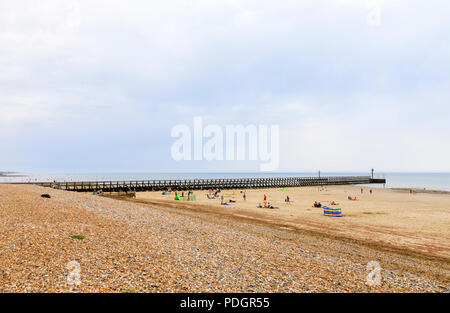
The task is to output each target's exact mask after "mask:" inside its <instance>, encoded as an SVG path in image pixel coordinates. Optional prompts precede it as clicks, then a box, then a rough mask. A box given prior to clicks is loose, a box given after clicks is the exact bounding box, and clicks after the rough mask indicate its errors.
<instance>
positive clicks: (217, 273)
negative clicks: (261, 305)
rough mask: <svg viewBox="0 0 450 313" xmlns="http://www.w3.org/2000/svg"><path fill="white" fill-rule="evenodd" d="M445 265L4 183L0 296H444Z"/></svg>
mask: <svg viewBox="0 0 450 313" xmlns="http://www.w3.org/2000/svg"><path fill="white" fill-rule="evenodd" d="M43 193H48V194H49V195H50V196H51V198H50V199H45V198H42V197H41V194H43ZM369 262H377V263H378V264H379V265H380V268H381V269H380V277H381V281H380V283H379V284H377V285H373V284H371V283H370V280H368V276H370V275H371V273H373V272H372V270H371V269H370V268H368V264H369ZM74 264H76V266H74ZM449 265H450V262H449V259H448V258H446V257H439V256H431V255H430V256H428V255H424V254H418V253H413V252H409V251H402V250H396V249H386V248H381V247H378V246H375V245H371V244H368V243H364V242H361V241H358V240H352V239H344V238H337V237H336V238H335V237H332V236H325V235H323V234H320V233H316V232H313V231H307V230H299V229H294V228H291V227H281V226H279V225H276V224H270V223H267V222H261V221H256V220H252V219H248V218H245V217H239V216H232V215H230V216H227V215H224V214H215V213H214V212H210V211H209V212H206V211H199V210H189V209H183V208H177V207H174V206H165V205H162V204H161V205H158V204H148V203H140V202H136V201H124V200H117V199H111V198H106V197H101V196H97V195H92V194H81V193H75V192H67V191H61V190H53V189H48V188H43V187H38V186H32V185H7V184H2V185H0V292H3V293H5V292H27V293H28V292H114V293H116V292H117V293H124V292H157V293H158V292H159V293H161V292H163V293H166V292H169V293H172V292H194V293H195V292H238V293H240V292H287V293H294V292H295V293H298V292H300V293H303V292H306V293H310V292H449V290H450V284H449V278H450V266H449ZM74 271H75V272H74ZM74 276H76V278H77V280H76V282H75V283H74V279H73V278H74Z"/></svg>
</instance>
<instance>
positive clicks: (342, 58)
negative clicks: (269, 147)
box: [0, 0, 450, 172]
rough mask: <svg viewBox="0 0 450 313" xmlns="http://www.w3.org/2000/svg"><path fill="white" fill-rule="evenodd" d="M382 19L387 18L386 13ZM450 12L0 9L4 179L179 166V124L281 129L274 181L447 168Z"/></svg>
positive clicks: (408, 5) (444, 7) (360, 3)
mask: <svg viewBox="0 0 450 313" xmlns="http://www.w3.org/2000/svg"><path fill="white" fill-rule="evenodd" d="M378 13H379V15H378ZM449 16H450V2H449V1H445V0H441V1H433V0H431V1H413V0H411V1H406V0H389V1H365V0H345V1H344V0H341V1H338V0H310V1H309V0H306V1H301V0H296V1H293V0H292V1H291V0H282V1H266V0H254V1H253V0H248V1H243V0H242V1H240V0H201V1H196V0H190V1H185V0H184V1H181V0H180V1H174V0H168V1H115V0H107V1H106V0H105V1H97V0H89V1H87V0H86V1H84V0H80V1H77V0H71V1H63V0H40V1H33V0H28V1H24V0H0V170H11V171H24V172H100V171H104V172H126V171H140V172H142V171H160V172H165V171H226V170H233V171H257V170H258V169H259V162H253V161H249V162H246V161H242V162H226V161H213V162H208V161H179V162H176V161H174V160H173V159H172V157H171V146H172V144H173V143H174V141H175V139H174V138H172V137H171V129H172V128H173V127H174V126H175V125H177V124H180V123H182V124H187V125H192V123H193V118H194V117H196V116H199V117H203V120H204V123H205V124H216V125H219V126H221V127H225V125H228V124H235V125H236V124H243V125H250V124H254V125H260V124H267V125H279V127H280V167H279V171H316V170H319V169H321V170H322V171H368V170H369V169H370V168H372V167H374V168H376V169H377V170H379V171H383V172H389V171H447V172H449V171H450V162H449V161H448V160H449V155H450V140H449V134H450V123H449V119H450V118H449V117H450V40H449V38H450V19H449Z"/></svg>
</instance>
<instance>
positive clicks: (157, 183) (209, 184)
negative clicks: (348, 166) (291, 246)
mask: <svg viewBox="0 0 450 313" xmlns="http://www.w3.org/2000/svg"><path fill="white" fill-rule="evenodd" d="M385 183H386V180H385V179H372V178H371V177H370V176H338V177H320V178H319V177H284V178H283V177H282V178H236V179H192V180H134V181H86V182H35V183H26V184H34V185H39V186H44V187H55V186H57V187H58V188H59V189H63V190H69V191H79V192H93V191H100V190H101V191H103V192H126V191H161V190H163V191H164V190H168V189H171V190H200V189H207V190H208V189H252V188H283V187H304V186H327V185H359V184H385Z"/></svg>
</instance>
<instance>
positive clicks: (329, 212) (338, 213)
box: [323, 206, 342, 217]
mask: <svg viewBox="0 0 450 313" xmlns="http://www.w3.org/2000/svg"><path fill="white" fill-rule="evenodd" d="M323 214H324V215H325V216H333V217H342V209H341V208H339V209H334V208H329V207H327V206H324V207H323Z"/></svg>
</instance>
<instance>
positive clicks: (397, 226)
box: [137, 186, 450, 258]
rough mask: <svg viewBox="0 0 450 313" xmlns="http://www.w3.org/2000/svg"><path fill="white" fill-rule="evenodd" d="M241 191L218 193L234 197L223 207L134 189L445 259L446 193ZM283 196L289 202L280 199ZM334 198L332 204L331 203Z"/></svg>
mask: <svg viewBox="0 0 450 313" xmlns="http://www.w3.org/2000/svg"><path fill="white" fill-rule="evenodd" d="M361 189H363V193H361ZM370 190H372V191H373V193H372V194H370ZM242 192H244V190H223V191H222V192H221V193H220V195H221V196H224V202H228V203H229V200H232V201H236V202H235V203H232V204H230V205H227V206H223V205H221V199H220V196H219V197H218V198H217V199H208V198H207V194H208V193H209V192H208V191H202V192H195V193H194V194H195V195H196V198H197V200H196V201H173V198H174V197H173V195H170V196H167V195H162V193H160V192H143V193H137V199H142V200H147V201H150V203H154V204H157V203H171V202H172V203H173V202H175V203H177V204H178V205H179V206H182V207H197V208H199V209H200V208H201V209H203V210H207V211H213V212H222V213H224V214H233V215H236V216H245V217H247V218H251V219H257V220H261V221H267V222H270V223H276V224H280V225H285V226H289V227H293V228H296V229H303V230H310V231H314V232H319V233H323V234H328V235H331V236H335V237H343V238H351V239H358V240H363V241H367V242H372V243H376V244H380V245H384V246H387V247H390V246H392V247H399V248H405V249H408V250H411V251H416V252H420V253H424V254H429V255H435V256H442V257H446V258H450V194H449V193H447V192H441V193H437V192H434V193H433V192H432V191H429V192H428V193H425V192H422V193H417V191H416V192H415V193H414V194H410V193H409V190H390V189H382V188H376V189H375V188H370V187H359V186H328V187H325V188H324V189H322V188H321V187H298V188H288V189H287V190H286V191H283V190H282V189H276V188H271V189H256V190H245V192H246V196H247V200H246V201H244V200H243V193H242ZM180 194H181V193H180ZM186 195H187V193H186ZM264 195H266V197H267V203H270V204H271V205H272V206H274V207H277V209H267V208H258V206H259V205H260V204H261V205H262V206H263V205H264ZM287 196H289V198H290V201H291V203H290V204H287V203H286V202H285V199H286V197H287ZM348 197H351V198H356V201H350V200H348ZM315 201H317V202H320V203H321V204H322V205H323V206H329V207H334V208H341V209H342V212H343V217H339V218H331V217H326V216H324V215H323V209H321V208H315V207H313V204H314V202H315ZM333 201H334V202H336V203H337V205H334V206H332V205H330V204H331V202H333Z"/></svg>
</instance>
